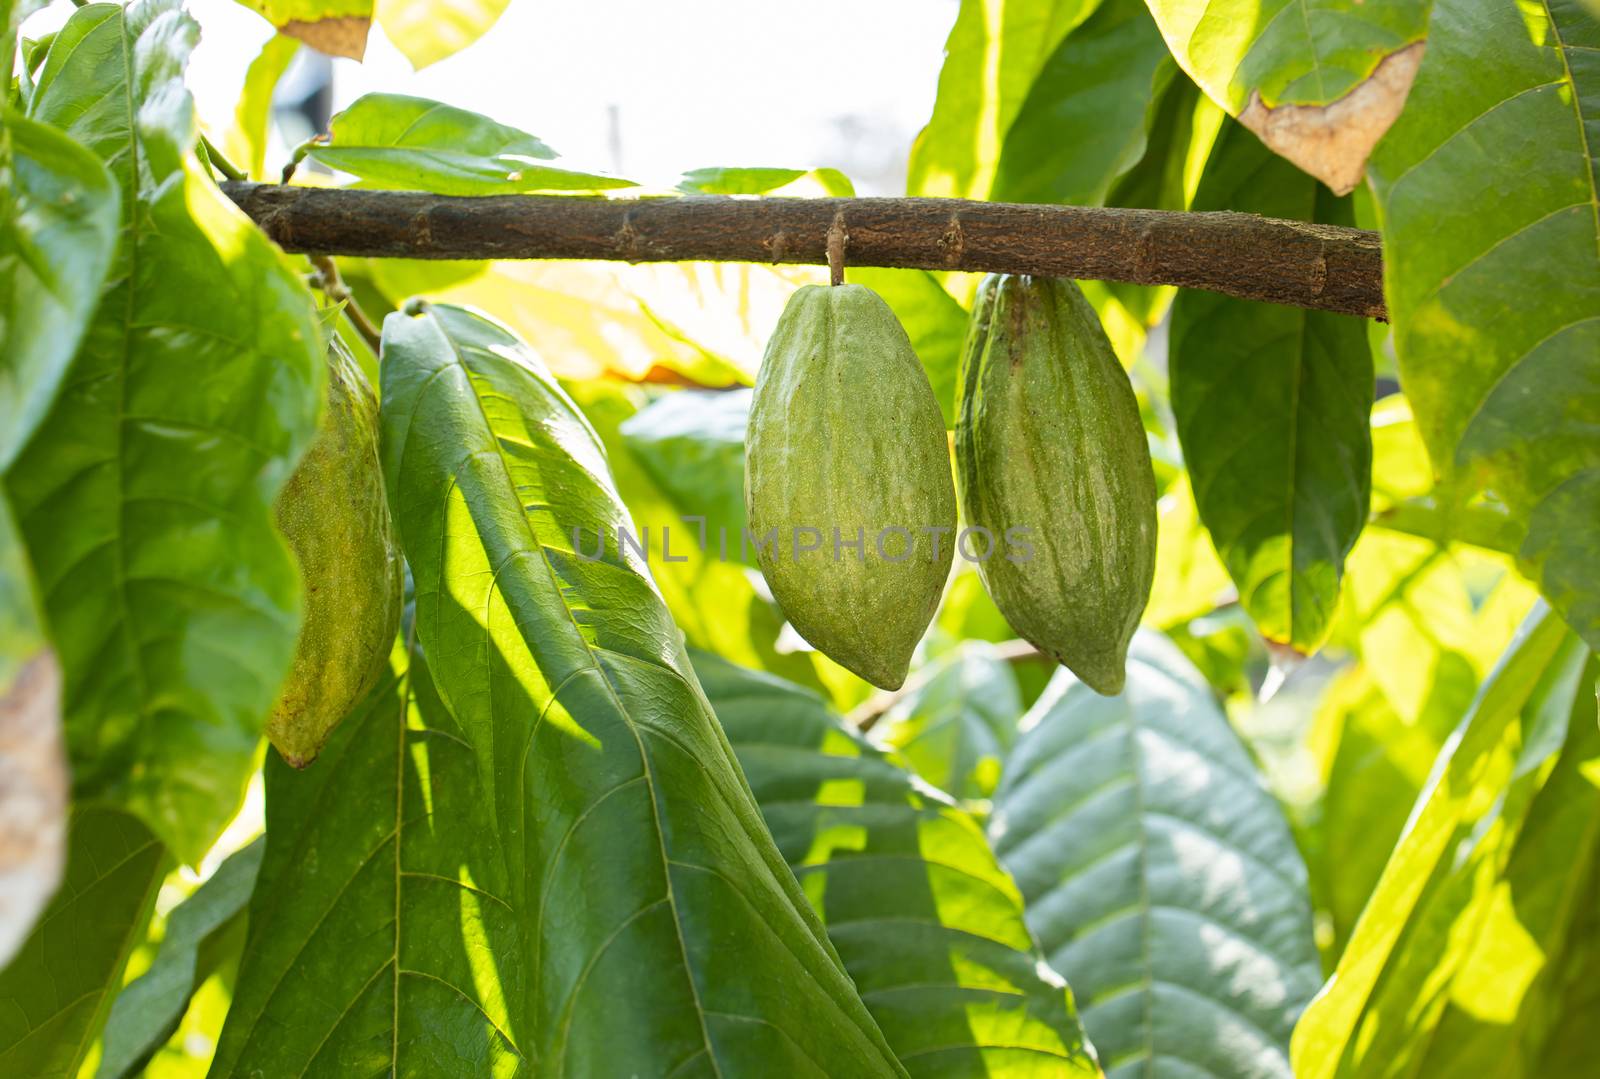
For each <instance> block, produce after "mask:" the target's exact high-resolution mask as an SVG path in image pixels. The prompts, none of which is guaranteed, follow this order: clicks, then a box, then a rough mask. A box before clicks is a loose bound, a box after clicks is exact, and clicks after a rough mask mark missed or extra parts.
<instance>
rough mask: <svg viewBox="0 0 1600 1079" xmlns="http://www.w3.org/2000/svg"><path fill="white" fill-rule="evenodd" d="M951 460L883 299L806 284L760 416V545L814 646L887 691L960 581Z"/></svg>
mask: <svg viewBox="0 0 1600 1079" xmlns="http://www.w3.org/2000/svg"><path fill="white" fill-rule="evenodd" d="M949 446H950V444H949V440H948V438H947V437H946V435H945V429H944V418H943V417H942V416H941V415H940V412H939V402H938V401H937V399H935V397H934V395H933V388H932V387H931V386H930V385H929V384H928V376H927V374H926V373H925V372H924V371H923V369H922V364H921V363H920V362H919V361H918V360H917V355H916V353H915V352H913V351H912V348H911V342H910V340H908V339H907V337H906V332H905V330H904V329H903V328H902V327H901V325H900V322H899V320H898V319H896V318H895V316H894V312H893V311H891V310H890V309H889V305H888V304H886V303H884V302H883V300H882V299H880V298H879V297H878V295H877V293H875V292H873V291H872V290H871V289H868V288H864V287H862V286H860V285H838V286H831V287H824V286H815V285H808V286H806V287H804V288H801V289H800V290H799V291H797V292H796V293H795V294H794V296H793V297H791V298H790V300H789V304H788V306H787V307H785V308H784V311H783V315H782V317H781V318H779V320H778V326H777V328H776V329H775V330H774V331H773V333H772V339H771V340H770V341H769V342H768V344H767V351H766V356H765V358H764V359H763V360H762V363H761V373H760V375H759V376H758V378H757V380H756V389H755V396H754V399H753V401H752V403H751V408H750V426H749V428H748V431H747V436H746V443H745V447H746V448H745V454H746V458H745V505H746V509H747V510H748V514H749V531H748V533H747V538H749V539H750V540H751V541H752V542H755V543H757V544H758V548H757V550H756V552H755V553H756V557H757V560H758V562H759V564H760V566H761V572H762V573H763V574H765V575H766V579H767V584H768V586H769V587H770V588H771V589H772V594H773V597H774V598H775V599H776V600H777V601H778V604H779V606H781V607H782V608H783V612H784V615H785V616H786V617H787V618H788V619H789V621H790V623H792V624H793V625H794V627H795V629H796V630H798V631H799V632H800V634H801V636H803V637H805V639H806V640H807V641H809V642H811V644H812V645H814V646H815V647H816V648H818V649H819V650H821V651H822V652H824V653H825V654H827V655H828V656H830V657H832V658H833V659H834V660H836V661H838V662H839V663H840V664H842V665H843V666H845V667H847V668H849V669H850V670H852V671H854V672H855V673H856V674H859V675H860V676H861V677H863V678H865V679H866V680H867V681H869V682H871V683H873V684H874V685H877V686H882V687H884V688H885V689H894V688H896V687H898V686H899V685H900V684H901V683H902V682H904V681H905V676H906V669H907V668H908V666H909V665H910V663H911V653H912V652H913V650H915V648H916V646H917V642H918V641H920V640H921V639H922V634H923V633H924V632H925V631H926V630H927V628H928V623H929V622H930V621H932V619H933V615H934V611H935V610H936V609H937V608H938V606H939V597H940V595H941V594H942V593H943V591H944V582H945V578H946V577H947V576H948V574H949V572H950V560H951V556H952V553H953V551H954V549H955V531H954V530H955V524H956V500H955V486H954V484H953V482H952V480H951V475H950V448H949Z"/></svg>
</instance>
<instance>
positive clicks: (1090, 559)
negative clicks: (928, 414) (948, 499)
mask: <svg viewBox="0 0 1600 1079" xmlns="http://www.w3.org/2000/svg"><path fill="white" fill-rule="evenodd" d="M957 412H958V419H957V423H956V472H957V486H958V487H959V489H960V492H961V510H962V514H963V516H964V518H965V519H966V522H967V524H968V525H969V526H976V527H981V528H985V529H988V530H989V531H990V532H991V533H992V534H993V535H994V536H996V537H999V538H1003V539H1004V540H1006V541H1007V542H1006V543H1005V546H1004V548H1003V550H1004V553H1003V554H1001V553H997V554H996V556H995V557H992V558H989V559H987V560H985V561H983V562H981V563H980V564H979V566H978V571H979V573H980V575H981V576H982V578H983V582H984V585H985V586H986V587H987V588H988V589H989V594H990V595H991V596H992V597H994V601H995V604H996V606H998V607H999V608H1000V613H1001V614H1003V615H1005V616H1006V620H1007V621H1009V622H1010V623H1011V627H1012V628H1013V629H1014V630H1016V632H1017V633H1018V634H1019V635H1021V636H1022V637H1023V638H1025V639H1026V640H1028V641H1029V642H1031V643H1032V644H1033V645H1034V646H1035V647H1036V648H1038V649H1039V650H1040V651H1042V652H1044V653H1045V654H1047V655H1049V656H1051V657H1052V658H1054V659H1055V660H1056V661H1057V662H1059V663H1063V664H1065V665H1066V666H1067V667H1069V668H1070V669H1071V670H1072V672H1073V673H1074V674H1076V675H1077V676H1078V677H1079V678H1081V679H1083V681H1084V682H1085V683H1086V684H1087V685H1089V686H1090V687H1091V688H1093V689H1095V690H1097V691H1098V692H1100V693H1104V694H1108V695H1110V694H1115V693H1118V692H1120V691H1121V690H1122V683H1123V679H1124V677H1125V669H1126V666H1127V660H1128V643H1129V642H1130V641H1131V640H1132V639H1133V632H1134V630H1135V629H1136V628H1138V625H1139V618H1140V616H1141V615H1142V614H1143V613H1144V608H1145V604H1146V603H1147V602H1148V601H1149V599H1150V582H1151V578H1152V577H1153V576H1154V574H1155V560H1156V489H1155V477H1154V475H1153V473H1152V472H1151V469H1150V449H1149V446H1148V445H1147V444H1146V442H1145V434H1144V425H1143V424H1142V423H1141V422H1140V419H1139V403H1138V401H1137V400H1136V399H1135V398H1134V395H1133V387H1132V386H1131V385H1130V384H1129V382H1128V376H1127V374H1126V373H1125V372H1124V371H1123V369H1122V365H1121V364H1120V363H1118V362H1117V357H1116V354H1115V353H1113V352H1112V350H1111V342H1110V341H1108V340H1107V339H1106V335H1105V331H1104V330H1103V329H1102V328H1101V326H1100V319H1099V318H1098V317H1097V316H1096V315H1095V312H1094V308H1092V307H1090V306H1089V302H1088V301H1087V300H1086V299H1084V297H1083V293H1082V292H1081V291H1079V289H1078V286H1077V285H1075V284H1074V283H1072V282H1071V281H1061V280H1053V279H1049V278H1042V277H1025V276H1009V275H1007V276H1000V277H989V278H987V279H985V281H984V282H983V284H982V286H980V288H979V290H978V298H977V302H976V304H975V306H974V308H973V313H972V323H971V327H970V329H969V331H968V334H967V341H966V346H965V350H964V353H963V355H962V360H961V383H960V390H959V397H958V401H957ZM1012 541H1015V542H1012ZM1025 548H1026V549H1025ZM1001 549H1002V548H1000V547H999V546H998V544H997V547H996V550H997V551H1000V550H1001Z"/></svg>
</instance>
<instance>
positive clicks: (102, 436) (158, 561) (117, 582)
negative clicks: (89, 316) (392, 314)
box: [7, 0, 323, 862]
mask: <svg viewBox="0 0 1600 1079" xmlns="http://www.w3.org/2000/svg"><path fill="white" fill-rule="evenodd" d="M196 30H197V28H196V26H195V24H194V22H193V20H192V19H190V18H189V17H188V16H187V15H185V14H183V13H182V12H181V11H180V10H179V8H178V6H177V4H176V2H175V0H139V2H136V3H134V4H132V5H130V6H129V7H127V8H121V7H118V6H115V5H112V4H93V5H90V6H88V7H85V8H80V9H79V10H78V11H77V12H75V13H74V14H73V16H72V18H71V19H69V20H68V22H67V24H66V26H65V27H64V28H63V29H62V31H61V33H60V34H59V35H58V36H57V38H56V40H55V43H54V45H53V46H52V47H51V50H50V55H49V57H48V59H46V61H45V65H44V68H43V70H42V71H41V73H40V77H39V85H38V89H37V91H36V92H35V94H34V96H33V101H32V105H31V109H32V113H33V117H34V118H35V119H36V120H40V121H44V122H48V123H55V124H58V125H60V126H62V127H63V128H64V129H65V130H66V132H67V133H68V134H69V135H71V136H73V137H74V138H76V139H77V140H78V141H79V142H80V143H83V144H84V145H86V146H88V147H89V148H90V149H92V150H94V151H95V152H96V153H97V154H98V155H99V156H100V158H101V159H102V160H103V161H105V162H106V163H107V164H108V165H109V166H110V169H111V172H112V174H113V175H114V176H116V178H117V179H118V181H119V182H120V184H121V186H122V191H123V198H122V203H123V221H122V228H121V239H120V249H119V253H118V257H117V260H116V262H115V264H114V266H113V268H112V271H111V274H110V277H109V280H108V283H107V285H106V287H105V290H104V294H103V296H102V298H101V300H100V304H99V308H98V309H97V311H96V312H95V314H94V316H93V320H92V322H91V324H90V326H89V329H88V332H87V335H86V336H85V338H84V341H83V344H82V346H81V347H80V348H79V350H78V354H77V357H76V358H75V359H74V360H73V364H72V368H71V371H70V374H69V376H68V382H67V386H66V388H65V389H64V390H63V392H62V393H61V395H60V397H59V398H58V400H57V402H56V405H55V407H54V409H53V410H52V411H51V413H50V414H49V417H48V418H47V419H46V421H45V423H44V425H43V426H42V427H41V428H40V430H39V432H38V434H37V435H36V436H35V437H34V439H33V440H32V442H31V443H30V444H29V446H28V448H27V449H26V450H25V451H24V453H23V454H22V456H21V457H19V458H18V460H17V464H16V466H15V467H14V468H13V469H12V471H11V474H10V476H9V477H8V480H7V483H8V486H9V490H10V494H11V498H12V504H13V506H14V507H15V509H16V511H17V517H18V519H19V521H20V523H21V526H22V531H23V535H24V538H25V539H26V541H27V544H28V549H29V553H30V555H31V557H32V560H33V566H34V570H35V572H36V574H37V576H38V581H39V588H40V595H41V597H42V600H43V604H44V607H45V612H46V615H47V618H48V621H49V625H50V629H51V633H52V636H53V637H54V639H55V642H56V645H57V648H58V650H59V652H60V656H61V664H62V668H63V671H64V673H65V686H66V692H65V702H66V724H67V745H68V750H69V752H70V754H71V758H72V764H73V771H74V780H75V783H76V790H77V793H78V795H79V797H82V798H94V799H103V800H107V801H110V802H113V803H115V804H119V805H121V806H124V807H126V808H128V809H130V810H132V811H133V812H134V813H136V814H137V815H139V816H141V817H142V818H143V819H144V820H145V821H146V823H148V824H149V825H150V826H151V828H152V829H153V830H154V831H155V832H156V834H157V836H159V837H160V838H161V839H162V840H163V842H165V843H166V844H167V845H168V846H170V847H171V848H172V849H173V851H174V853H175V854H177V855H178V856H179V858H181V859H183V860H185V861H189V862H194V861H198V859H199V858H200V856H201V855H203V854H204V853H205V851H206V849H207V848H208V847H209V846H210V845H211V842H212V840H214V839H215V838H216V836H217V834H218V833H219V832H220V831H221V830H222V828H223V826H224V825H225V824H226V823H227V821H228V820H229V819H230V818H231V817H232V816H233V814H234V811H235V810H236V809H237V808H238V805H239V802H240V799H241V798H242V796H243V791H244V784H245V780H246V779H247V777H248V776H249V775H250V773H251V771H252V770H253V766H254V754H255V749H256V745H257V743H258V741H259V737H260V731H261V723H262V717H263V716H264V715H265V713H266V710H267V708H268V706H269V705H270V704H271V703H272V701H273V699H274V698H275V696H276V695H277V691H278V685H279V683H280V682H281V680H282V679H283V676H284V674H285V672H287V670H288V667H289V660H290V657H291V656H292V654H293V650H294V642H295V635H296V632H297V630H298V618H299V600H300V584H299V577H298V573H297V571H296V568H295V565H294V561H293V559H292V558H291V556H290V555H289V552H288V550H287V549H286V548H285V546H284V544H283V541H282V540H281V539H280V538H279V536H278V534H277V531H276V529H275V527H274V525H273V518H272V503H273V499H274V498H275V496H276V494H277V491H278V489H279V488H280V487H281V486H282V484H283V482H284V480H285V479H287V477H288V475H289V472H290V470H291V469H292V468H293V466H294V463H295V461H296V459H297V458H298V456H299V454H300V452H301V450H302V449H303V448H304V447H305V446H306V444H307V443H308V442H309V441H310V439H311V436H312V434H313V433H314V431H315V427H316V421H317V415H318V411H319V409H320V405H321V401H322V391H321V386H320V381H321V378H322V368H323V359H322V346H321V343H320V341H319V338H318V333H317V326H316V322H315V314H314V311H313V306H312V303H311V299H310V296H309V294H308V293H307V291H306V289H305V287H304V285H302V284H301V282H300V280H299V277H298V275H297V274H296V273H295V272H294V270H293V269H292V268H291V266H290V265H289V263H288V262H287V260H286V259H285V258H284V257H283V256H282V255H281V254H280V253H279V252H278V250H277V249H276V248H275V247H274V246H273V245H272V244H271V243H270V242H269V241H268V240H267V239H266V237H265V236H263V235H262V234H261V232H260V231H259V230H258V229H257V228H256V227H255V226H254V225H253V224H252V223H251V222H250V221H249V220H248V219H247V218H245V217H244V216H243V215H242V214H240V213H239V212H238V211H237V210H235V209H234V207H233V205H232V204H231V203H230V202H229V201H228V200H227V199H226V198H225V197H224V196H223V195H222V194H221V193H220V192H219V191H217V190H216V188H215V187H214V186H212V184H211V183H210V182H209V181H207V180H206V179H204V178H203V177H202V176H201V175H200V174H199V173H198V172H196V171H195V170H194V167H193V166H192V165H191V164H188V163H187V162H186V157H187V155H188V151H189V149H190V146H191V145H192V140H193V138H194V127H193V119H192V116H191V103H190V100H189V96H188V94H187V93H186V92H185V91H184V90H183V87H182V68H183V63H184V61H185V59H186V57H187V55H188V50H189V48H190V46H191V45H192V44H193V41H194V36H195V33H196ZM130 65H131V66H130Z"/></svg>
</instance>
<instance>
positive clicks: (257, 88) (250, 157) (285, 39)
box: [224, 34, 300, 180]
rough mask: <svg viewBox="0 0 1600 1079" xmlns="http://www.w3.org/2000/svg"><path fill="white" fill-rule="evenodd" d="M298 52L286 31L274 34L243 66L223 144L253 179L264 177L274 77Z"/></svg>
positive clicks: (275, 87)
mask: <svg viewBox="0 0 1600 1079" xmlns="http://www.w3.org/2000/svg"><path fill="white" fill-rule="evenodd" d="M299 52H300V42H299V41H298V40H296V39H295V38H292V37H290V36H288V35H287V34H276V35H274V36H272V37H270V38H268V39H267V42H266V44H264V45H262V46H261V51H260V52H259V53H257V54H256V58H255V59H254V60H252V61H250V66H249V67H248V68H246V69H245V73H244V87H243V88H242V89H241V90H240V91H239V103H238V104H237V105H236V106H234V110H233V126H232V127H230V128H229V129H228V134H227V138H226V140H225V142H224V145H225V146H226V147H227V150H228V157H229V158H230V159H231V160H232V161H233V162H234V163H235V164H237V165H238V166H239V167H240V168H242V169H244V170H245V173H246V174H247V175H249V176H250V177H252V178H254V179H257V180H264V179H267V178H268V177H267V175H266V169H267V142H268V139H269V136H270V135H271V133H272V94H273V91H274V90H276V89H277V88H278V80H279V79H281V78H283V73H284V72H285V71H287V70H289V64H290V62H291V61H292V60H294V58H295V56H296V55H297V54H298V53H299Z"/></svg>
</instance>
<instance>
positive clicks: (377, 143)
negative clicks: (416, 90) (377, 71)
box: [302, 94, 633, 195]
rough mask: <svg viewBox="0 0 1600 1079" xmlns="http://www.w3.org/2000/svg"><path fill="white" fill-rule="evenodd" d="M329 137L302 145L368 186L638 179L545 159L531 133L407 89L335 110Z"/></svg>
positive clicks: (445, 191)
mask: <svg viewBox="0 0 1600 1079" xmlns="http://www.w3.org/2000/svg"><path fill="white" fill-rule="evenodd" d="M328 136H329V137H328V139H327V141H325V142H324V141H321V140H318V141H314V142H311V143H308V144H306V145H305V146H304V147H302V149H303V151H304V152H305V154H306V155H307V156H309V157H311V158H312V159H313V160H316V161H320V162H321V163H322V164H324V165H327V166H328V167H329V168H334V169H339V170H341V171H343V172H348V173H350V174H351V175H353V176H356V177H358V178H360V179H361V180H363V181H365V182H366V184H367V186H369V187H388V188H396V189H399V190H402V191H431V192H433V193H434V194H437V195H511V194H520V193H531V192H539V191H546V192H549V191H562V192H572V193H581V192H585V191H603V190H606V189H608V188H617V187H632V186H633V181H631V180H619V179H617V178H616V177H613V176H597V175H594V174H592V173H586V172H573V171H571V170H569V169H562V168H557V167H556V166H554V165H546V164H543V162H546V161H551V160H554V159H555V157H556V153H555V151H554V150H552V149H550V147H548V146H546V145H545V144H544V143H543V142H541V141H540V140H539V139H537V138H535V137H534V136H532V135H529V134H528V133H527V132H524V131H519V130H517V129H516V128H514V127H507V126H506V125H504V124H497V123H495V122H494V121H493V120H491V119H489V118H488V117H487V116H483V115H480V114H478V113H475V112H469V111H467V110H466V109H458V108H456V107H454V106H453V105H444V104H441V103H440V102H437V101H430V100H428V99H427V98H422V97H407V96H406V95H404V94H364V95H363V96H361V97H359V98H357V99H356V101H355V102H354V103H353V104H352V105H351V106H350V107H349V108H347V109H345V110H344V111H343V112H340V113H338V114H336V115H335V116H334V117H333V120H332V121H331V122H330V124H329V127H328Z"/></svg>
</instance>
